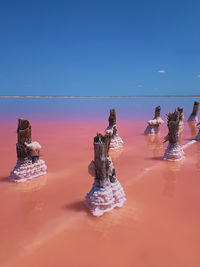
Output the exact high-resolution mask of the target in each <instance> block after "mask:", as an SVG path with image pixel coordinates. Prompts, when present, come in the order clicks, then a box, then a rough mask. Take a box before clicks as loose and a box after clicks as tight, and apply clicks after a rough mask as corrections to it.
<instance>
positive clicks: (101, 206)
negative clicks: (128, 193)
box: [85, 157, 126, 216]
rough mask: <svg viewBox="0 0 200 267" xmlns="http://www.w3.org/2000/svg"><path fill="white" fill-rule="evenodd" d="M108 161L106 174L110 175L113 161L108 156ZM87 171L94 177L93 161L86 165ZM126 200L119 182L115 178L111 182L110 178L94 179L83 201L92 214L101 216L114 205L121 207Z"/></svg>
mask: <svg viewBox="0 0 200 267" xmlns="http://www.w3.org/2000/svg"><path fill="white" fill-rule="evenodd" d="M107 160H108V163H109V169H108V176H112V173H113V169H114V166H113V163H112V160H111V158H110V157H107ZM88 172H89V174H90V175H91V176H93V177H95V163H94V161H91V163H90V165H89V166H88ZM125 200H126V197H125V193H124V190H123V188H122V186H121V184H120V182H119V181H118V180H117V179H116V178H115V182H113V183H111V182H110V179H109V178H107V179H104V180H102V181H99V180H97V179H94V184H93V186H92V189H91V190H90V192H89V193H88V194H87V195H86V200H85V203H86V205H87V206H88V207H89V209H90V211H91V212H92V214H93V215H94V216H101V215H103V214H104V213H105V212H109V211H111V210H112V209H114V208H115V207H122V206H123V204H124V201H125Z"/></svg>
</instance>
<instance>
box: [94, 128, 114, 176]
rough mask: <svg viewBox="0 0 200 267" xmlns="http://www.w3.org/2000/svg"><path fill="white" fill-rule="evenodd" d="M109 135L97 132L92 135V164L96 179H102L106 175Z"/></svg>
mask: <svg viewBox="0 0 200 267" xmlns="http://www.w3.org/2000/svg"><path fill="white" fill-rule="evenodd" d="M110 138H111V137H110V135H108V134H106V135H104V136H103V135H102V134H100V133H97V135H96V136H95V137H94V164H95V177H96V179H99V180H103V179H106V178H109V176H108V169H109V165H108V156H109V154H108V152H109V147H110Z"/></svg>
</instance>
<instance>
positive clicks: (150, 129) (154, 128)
mask: <svg viewBox="0 0 200 267" xmlns="http://www.w3.org/2000/svg"><path fill="white" fill-rule="evenodd" d="M159 133H160V129H159V125H148V126H147V128H146V129H145V131H144V134H145V135H151V134H152V135H153V134H159Z"/></svg>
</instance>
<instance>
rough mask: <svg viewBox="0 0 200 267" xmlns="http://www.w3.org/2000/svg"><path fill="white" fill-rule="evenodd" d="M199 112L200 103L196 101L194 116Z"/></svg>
mask: <svg viewBox="0 0 200 267" xmlns="http://www.w3.org/2000/svg"><path fill="white" fill-rule="evenodd" d="M198 112H199V102H198V101H194V105H193V110H192V115H194V116H197V115H198Z"/></svg>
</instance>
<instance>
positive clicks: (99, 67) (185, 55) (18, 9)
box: [0, 0, 200, 95]
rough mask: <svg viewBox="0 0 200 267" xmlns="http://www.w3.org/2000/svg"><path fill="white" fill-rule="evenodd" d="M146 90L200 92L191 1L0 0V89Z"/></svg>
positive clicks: (199, 20) (198, 21) (198, 36)
mask: <svg viewBox="0 0 200 267" xmlns="http://www.w3.org/2000/svg"><path fill="white" fill-rule="evenodd" d="M159 71H161V72H159ZM198 75H199V77H198ZM154 94H159V95H163V94H172V95H177V94H182V95H184V94H200V1H199V0H195V1H194V0H191V1H189V0H187V1H186V0H182V1H181V0H180V1H178V0H173V1H171V0H168V1H161V0H159V1H157V0H152V1H151V0H138V1H134V0H132V1H128V0H120V1H119V0H114V1H111V0H98V1H97V0H91V1H88V0H80V1H77V0H71V1H68V0H63V1H61V0H57V1H55V0H53V1H52V0H46V1H45V0H40V1H38V0H35V1H31V0H29V1H27V0H24V1H21V0H18V1H16V0H15V1H10V0H0V95H154Z"/></svg>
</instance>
